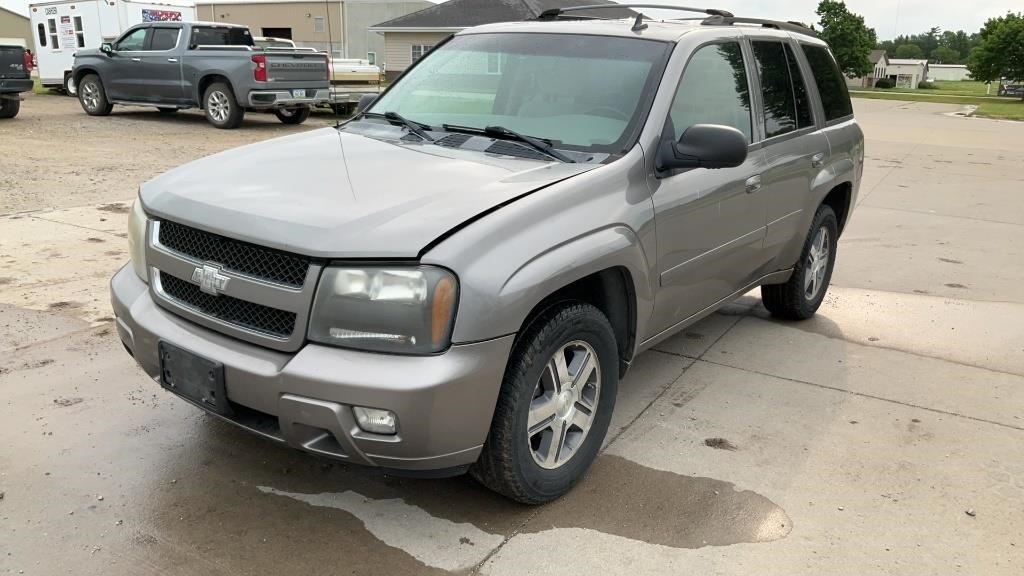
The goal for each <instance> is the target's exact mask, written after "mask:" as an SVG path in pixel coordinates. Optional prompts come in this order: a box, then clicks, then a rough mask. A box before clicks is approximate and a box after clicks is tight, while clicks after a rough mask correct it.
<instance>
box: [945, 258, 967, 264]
mask: <svg viewBox="0 0 1024 576" xmlns="http://www.w3.org/2000/svg"><path fill="white" fill-rule="evenodd" d="M939 261H940V262H946V263H947V264H963V263H964V262H963V260H954V259H952V258H939Z"/></svg>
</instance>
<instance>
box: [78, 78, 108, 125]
mask: <svg viewBox="0 0 1024 576" xmlns="http://www.w3.org/2000/svg"><path fill="white" fill-rule="evenodd" d="M78 103H79V104H81V105H82V110H85V113H86V114H88V115H89V116H108V115H110V111H111V110H113V109H114V105H113V104H111V103H110V102H108V101H107V93H106V92H105V91H104V90H103V83H102V82H100V77H99V76H97V75H95V74H89V75H88V76H86V77H85V78H82V81H81V82H79V84H78Z"/></svg>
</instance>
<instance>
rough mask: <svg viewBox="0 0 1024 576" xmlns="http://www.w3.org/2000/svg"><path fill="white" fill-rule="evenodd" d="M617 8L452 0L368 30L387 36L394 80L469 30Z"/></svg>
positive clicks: (572, 2)
mask: <svg viewBox="0 0 1024 576" xmlns="http://www.w3.org/2000/svg"><path fill="white" fill-rule="evenodd" d="M589 4H613V2H610V1H608V0H448V1H447V2H444V3H443V4H437V5H434V6H430V7H429V8H425V9H423V10H420V11H418V12H413V13H412V14H406V15H405V16H399V17H398V18H394V19H391V20H388V21H387V22H381V23H380V24H377V25H375V26H371V27H370V28H368V31H369V32H376V33H378V34H381V35H383V36H384V46H385V51H384V57H383V58H378V65H382V66H383V67H384V70H385V72H386V74H387V77H388V79H389V80H393V79H394V78H395V77H397V76H398V75H399V74H401V73H402V72H403V71H405V69H406V68H408V67H409V66H410V65H411V64H412V63H413V62H415V61H416V60H418V59H419V58H421V57H422V56H423V55H424V54H426V53H427V52H429V51H430V49H431V48H433V47H434V46H436V45H437V44H438V43H440V42H441V41H442V40H444V39H445V38H447V37H448V36H450V35H452V34H454V33H456V32H459V31H460V30H463V29H465V28H470V27H472V26H479V25H481V24H494V23H497V22H517V21H522V20H533V19H536V18H537V17H538V16H540V14H541V13H542V12H544V11H545V10H548V9H551V8H564V7H566V6H586V5H589ZM635 14H636V13H635V12H633V11H632V10H629V9H627V8H622V9H620V10H607V11H605V10H602V11H601V12H600V15H601V16H602V17H605V18H625V17H629V16H632V15H635Z"/></svg>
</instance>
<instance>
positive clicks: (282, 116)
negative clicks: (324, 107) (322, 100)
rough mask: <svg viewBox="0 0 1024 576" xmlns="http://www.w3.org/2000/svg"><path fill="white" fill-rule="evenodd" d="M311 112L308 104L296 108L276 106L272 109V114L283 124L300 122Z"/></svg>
mask: <svg viewBox="0 0 1024 576" xmlns="http://www.w3.org/2000/svg"><path fill="white" fill-rule="evenodd" d="M312 112H313V110H312V109H311V108H310V107H309V106H299V107H298V108H278V109H277V110H274V115H275V116H277V119H278V120H280V121H281V122H282V123H284V124H302V123H303V122H305V121H306V119H307V118H309V115H310V113H312Z"/></svg>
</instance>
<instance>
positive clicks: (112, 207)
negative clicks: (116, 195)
mask: <svg viewBox="0 0 1024 576" xmlns="http://www.w3.org/2000/svg"><path fill="white" fill-rule="evenodd" d="M96 209H97V210H100V211H103V212H113V213H114V214H126V213H128V209H129V206H128V204H125V203H122V202H114V203H111V204H100V205H99V206H97V207H96Z"/></svg>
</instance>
